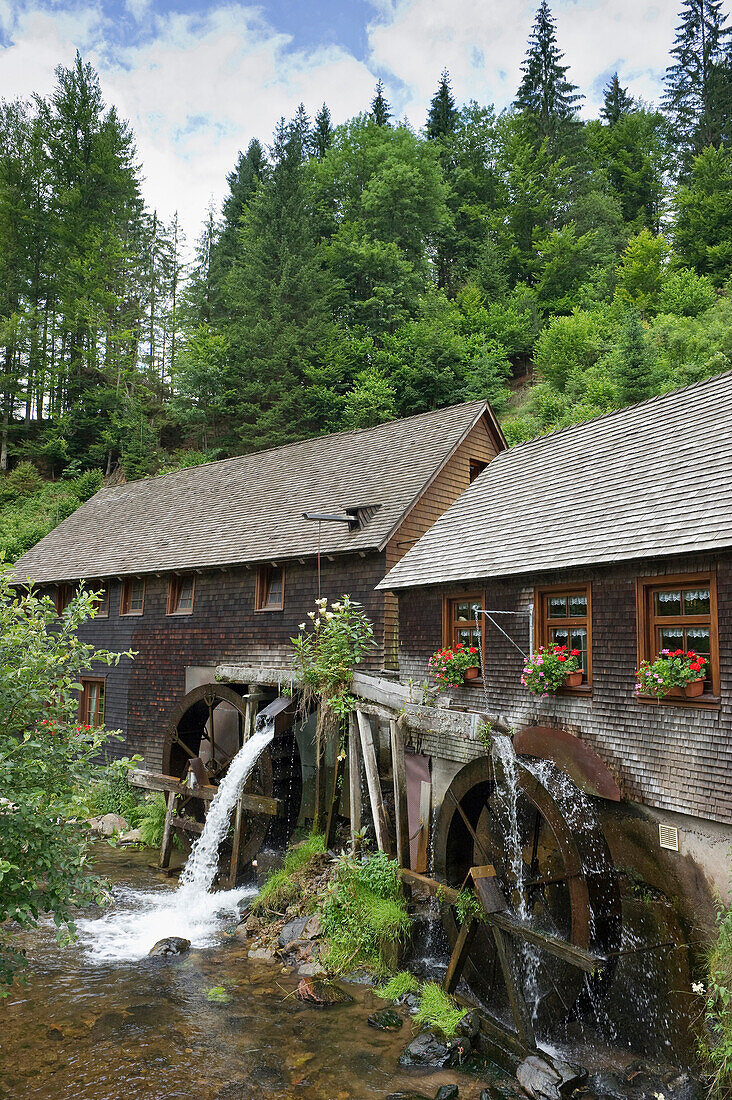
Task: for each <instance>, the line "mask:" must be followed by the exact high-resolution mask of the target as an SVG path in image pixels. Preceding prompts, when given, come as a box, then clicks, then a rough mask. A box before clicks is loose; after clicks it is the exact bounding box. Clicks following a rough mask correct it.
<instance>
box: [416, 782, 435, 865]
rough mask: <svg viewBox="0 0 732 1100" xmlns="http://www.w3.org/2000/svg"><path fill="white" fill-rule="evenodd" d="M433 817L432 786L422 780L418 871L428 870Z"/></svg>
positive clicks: (417, 857) (417, 858)
mask: <svg viewBox="0 0 732 1100" xmlns="http://www.w3.org/2000/svg"><path fill="white" fill-rule="evenodd" d="M431 816H432V784H431V783H426V782H425V781H424V780H422V785H421V787H420V789H419V834H418V836H417V856H416V860H415V870H416V871H420V872H423V871H426V870H427V857H428V853H429V847H430V819H431Z"/></svg>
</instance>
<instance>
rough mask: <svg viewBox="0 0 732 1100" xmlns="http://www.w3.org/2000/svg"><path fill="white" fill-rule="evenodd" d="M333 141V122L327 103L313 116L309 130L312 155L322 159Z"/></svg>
mask: <svg viewBox="0 0 732 1100" xmlns="http://www.w3.org/2000/svg"><path fill="white" fill-rule="evenodd" d="M332 142H333V124H332V121H331V117H330V111H329V110H328V106H327V104H325V103H324V104H323V106H322V107H321V108H320V110H319V111H318V113H317V115H316V116H315V122H314V124H313V128H312V130H311V131H310V149H311V151H312V153H313V156H314V157H317V159H318V160H322V159H323V157H324V156H325V154H326V153H327V152H328V150H329V149H330V147H331V144H332Z"/></svg>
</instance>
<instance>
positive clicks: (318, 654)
mask: <svg viewBox="0 0 732 1100" xmlns="http://www.w3.org/2000/svg"><path fill="white" fill-rule="evenodd" d="M308 618H309V619H310V622H309V623H308V622H304V623H300V633H299V634H298V636H297V637H296V638H291V639H290V640H291V642H292V645H293V648H294V650H295V657H294V662H293V664H294V667H295V671H296V673H297V675H298V679H299V680H300V681H301V683H302V684H303V687H304V688H305V690H306V693H308V692H309V693H312V694H313V695H316V696H319V697H320V698H321V699H322V700H323V701H324V702H325V703H326V704H327V705H328V706H330V708H331V709H332V710H334V711H336V712H337V713H338V715H339V716H340V717H341V718H345V717H346V716H347V715H348V714H349V712H350V711H351V710H352V709H353V708H352V704H353V699H352V697H351V696H350V694H349V692H348V688H349V687H350V684H351V680H352V678H353V667H354V665H358V664H360V663H361V660H362V659H363V657H364V655H365V654H366V653H368V651H369V650H370V649H372V648H373V647H374V645H375V642H374V631H373V627H372V626H371V623H370V621H369V619H368V618H367V616H366V615H365V614H364V612H363V610H362V608H361V605H360V604H359V603H356V601H355V600H352V599H351V597H350V596H341V598H340V600H336V601H335V603H331V604H330V606H329V605H328V601H327V599H325V597H323V598H322V599H319V600H316V601H315V610H314V611H308Z"/></svg>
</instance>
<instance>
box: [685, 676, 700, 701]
mask: <svg viewBox="0 0 732 1100" xmlns="http://www.w3.org/2000/svg"><path fill="white" fill-rule="evenodd" d="M703 694H704V681H703V680H692V682H691V683H690V684H684V695H685V696H686V698H687V699H696V698H697V697H698V696H699V695H703Z"/></svg>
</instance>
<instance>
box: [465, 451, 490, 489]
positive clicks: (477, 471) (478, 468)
mask: <svg viewBox="0 0 732 1100" xmlns="http://www.w3.org/2000/svg"><path fill="white" fill-rule="evenodd" d="M468 465H469V469H470V484H471V485H472V484H473V482H474V481H475V479H476V477H480V475H481V474H482V473H483V470H485V469H486V468H487V466H488V463H487V462H482V461H481V460H480V459H479V458H471V459H470V460H469V463H468Z"/></svg>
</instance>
